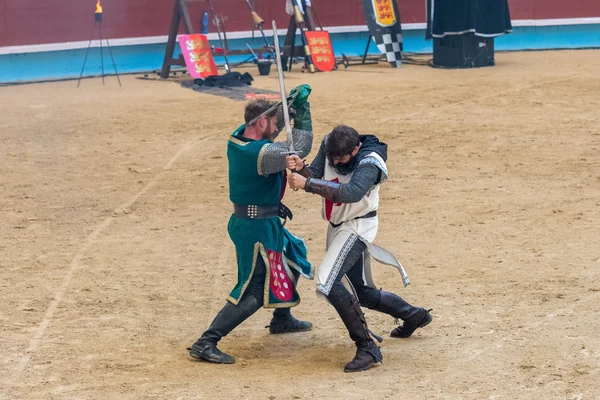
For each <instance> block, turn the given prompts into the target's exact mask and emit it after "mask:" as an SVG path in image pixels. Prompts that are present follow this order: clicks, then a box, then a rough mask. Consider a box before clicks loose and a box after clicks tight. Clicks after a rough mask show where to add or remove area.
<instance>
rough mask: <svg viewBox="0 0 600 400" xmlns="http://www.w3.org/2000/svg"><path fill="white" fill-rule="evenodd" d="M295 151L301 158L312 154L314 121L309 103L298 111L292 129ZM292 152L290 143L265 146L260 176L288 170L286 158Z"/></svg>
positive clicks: (259, 166)
mask: <svg viewBox="0 0 600 400" xmlns="http://www.w3.org/2000/svg"><path fill="white" fill-rule="evenodd" d="M292 139H293V142H294V150H296V152H297V153H298V156H299V157H300V158H304V157H306V156H307V155H308V153H310V150H311V148H312V143H313V132H312V121H311V115H310V105H309V103H305V104H303V105H302V106H301V107H299V108H298V109H296V116H295V117H294V127H293V128H292ZM289 150H290V145H289V142H288V141H285V142H277V143H268V144H265V145H264V146H263V147H262V149H261V150H260V153H258V174H259V175H271V174H275V173H277V172H281V171H283V170H284V169H285V168H286V161H285V157H286V154H285V153H287V152H288V151H289Z"/></svg>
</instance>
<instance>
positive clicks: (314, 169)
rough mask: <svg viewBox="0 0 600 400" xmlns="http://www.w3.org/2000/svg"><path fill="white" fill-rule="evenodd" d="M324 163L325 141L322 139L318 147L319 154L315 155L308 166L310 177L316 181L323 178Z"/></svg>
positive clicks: (325, 160)
mask: <svg viewBox="0 0 600 400" xmlns="http://www.w3.org/2000/svg"><path fill="white" fill-rule="evenodd" d="M326 162H327V159H326V157H325V139H323V142H321V146H320V147H319V152H318V153H317V156H316V157H315V159H314V160H313V161H312V163H311V164H310V165H309V166H308V170H309V172H310V176H311V177H313V178H317V179H321V178H323V175H325V163H326Z"/></svg>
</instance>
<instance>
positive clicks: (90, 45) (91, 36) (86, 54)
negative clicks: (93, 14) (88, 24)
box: [77, 22, 96, 87]
mask: <svg viewBox="0 0 600 400" xmlns="http://www.w3.org/2000/svg"><path fill="white" fill-rule="evenodd" d="M94 29H96V23H95V22H94V26H92V33H91V34H90V43H89V44H88V48H87V50H86V52H85V58H84V59H83V66H82V67H81V74H79V82H77V87H79V84H80V83H81V77H82V76H83V70H84V69H85V63H86V62H87V58H88V53H89V52H90V47H92V39H93V38H94Z"/></svg>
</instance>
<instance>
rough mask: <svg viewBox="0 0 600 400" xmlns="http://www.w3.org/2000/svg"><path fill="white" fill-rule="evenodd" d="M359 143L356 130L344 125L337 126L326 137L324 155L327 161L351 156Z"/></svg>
mask: <svg viewBox="0 0 600 400" xmlns="http://www.w3.org/2000/svg"><path fill="white" fill-rule="evenodd" d="M359 143H360V137H359V136H358V132H357V131H356V129H354V128H351V127H349V126H346V125H338V126H336V127H335V128H333V131H331V133H330V134H329V135H327V141H326V142H325V155H326V156H327V158H329V159H333V158H335V157H344V156H347V155H348V154H351V153H352V152H353V151H354V149H355V148H356V146H358V145H359Z"/></svg>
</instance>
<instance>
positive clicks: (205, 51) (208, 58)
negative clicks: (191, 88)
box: [179, 34, 218, 78]
mask: <svg viewBox="0 0 600 400" xmlns="http://www.w3.org/2000/svg"><path fill="white" fill-rule="evenodd" d="M179 46H181V53H182V54H183V59H184V60H185V65H186V67H187V69H188V72H189V73H190V75H191V76H193V77H194V78H207V77H209V76H215V75H218V72H217V66H216V65H215V60H214V59H213V57H212V53H211V51H210V44H209V43H208V39H207V38H206V36H205V35H201V34H194V35H181V36H179Z"/></svg>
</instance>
